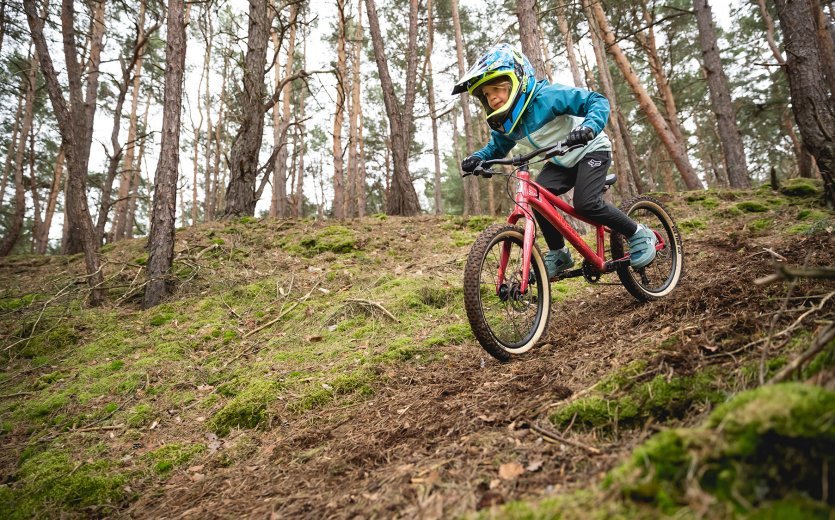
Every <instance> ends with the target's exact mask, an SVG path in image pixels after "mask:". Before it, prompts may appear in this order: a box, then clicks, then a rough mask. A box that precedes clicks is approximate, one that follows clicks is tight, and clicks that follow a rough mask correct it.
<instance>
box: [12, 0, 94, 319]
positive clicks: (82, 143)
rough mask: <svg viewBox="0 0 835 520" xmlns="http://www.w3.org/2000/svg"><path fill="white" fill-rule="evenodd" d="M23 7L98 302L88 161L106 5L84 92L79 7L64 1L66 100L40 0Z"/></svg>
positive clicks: (70, 209)
mask: <svg viewBox="0 0 835 520" xmlns="http://www.w3.org/2000/svg"><path fill="white" fill-rule="evenodd" d="M23 7H24V9H25V11H26V19H27V21H28V24H29V29H30V31H31V34H32V39H33V40H34V42H35V47H36V51H37V55H38V61H39V62H40V65H41V71H42V72H43V75H44V79H45V81H46V87H47V92H48V93H49V99H50V101H51V103H52V108H53V112H54V113H55V118H56V119H57V121H58V128H59V130H60V133H61V141H62V147H63V148H64V154H65V157H66V164H67V171H68V183H67V186H68V187H67V201H66V206H67V217H68V220H69V225H70V226H72V227H73V228H74V231H76V232H75V233H70V236H72V235H75V236H77V237H78V238H79V242H80V243H81V248H82V250H83V252H84V263H85V267H86V269H87V283H88V284H89V286H90V298H89V302H90V304H91V305H97V304H99V303H100V302H101V300H102V299H103V297H104V294H103V289H102V288H101V285H102V283H103V277H102V274H101V271H100V269H99V259H98V254H97V253H98V245H97V244H96V242H95V230H94V229H93V222H92V220H91V218H90V211H89V209H88V207H87V189H86V179H87V163H88V160H89V156H90V144H91V142H92V132H93V118H94V117H95V111H96V105H97V103H96V98H97V94H98V74H99V73H98V70H99V62H100V60H101V47H102V37H103V35H104V4H103V2H96V3H94V4H93V15H92V17H91V32H90V57H89V59H88V62H87V67H86V69H87V76H86V82H87V85H86V95H84V94H83V93H82V86H83V85H82V69H81V64H80V63H79V62H78V54H77V48H76V34H75V27H74V24H75V11H74V2H73V1H72V0H63V3H62V9H61V27H62V33H63V44H64V45H63V46H64V61H65V64H66V65H65V66H66V75H67V80H68V84H69V94H70V102H69V104H68V103H67V101H66V100H65V99H64V95H63V87H62V86H61V84H60V83H59V81H58V74H57V72H56V71H55V68H54V66H53V62H52V57H51V56H50V54H49V47H48V46H47V43H46V39H45V38H44V33H43V19H42V17H39V16H38V13H37V12H36V10H35V1H34V0H25V1H24V3H23Z"/></svg>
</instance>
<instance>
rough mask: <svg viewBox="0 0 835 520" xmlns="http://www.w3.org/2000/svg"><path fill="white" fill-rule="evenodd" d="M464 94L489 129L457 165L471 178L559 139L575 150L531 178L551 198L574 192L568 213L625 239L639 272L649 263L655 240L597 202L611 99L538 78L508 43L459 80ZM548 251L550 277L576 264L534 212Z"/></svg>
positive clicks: (607, 153)
mask: <svg viewBox="0 0 835 520" xmlns="http://www.w3.org/2000/svg"><path fill="white" fill-rule="evenodd" d="M465 91H466V92H469V93H470V95H472V96H475V97H476V98H478V100H479V101H481V104H482V106H483V107H484V110H485V114H486V118H487V123H488V124H489V125H490V128H491V129H492V132H491V135H490V142H488V143H487V145H486V146H485V147H484V148H482V149H481V150H478V151H476V152H474V153H473V154H472V155H470V156H468V157H467V158H466V159H464V160H463V161H462V162H461V169H462V170H463V171H464V172H467V173H472V172H474V171H475V170H476V168H477V167H478V166H479V165H480V164H481V163H482V161H487V160H492V159H499V158H502V157H505V156H506V155H507V154H508V153H509V152H510V150H511V149H512V148H513V147H515V146H517V145H518V146H519V147H520V148H522V150H523V153H525V152H529V151H532V150H534V149H536V148H539V147H541V146H547V145H549V144H553V143H558V142H561V141H564V144H565V145H566V146H567V147H572V146H577V148H576V149H574V150H572V151H570V152H569V153H567V154H565V155H563V156H561V157H554V158H552V159H551V160H550V161H549V162H548V163H546V165H545V167H544V168H543V169H542V170H541V171H540V173H539V175H538V176H537V183H539V184H540V185H541V186H543V187H545V188H546V189H547V190H548V191H550V192H552V193H554V194H555V195H561V194H563V193H565V192H567V191H568V190H570V189H571V188H572V187H573V188H574V208H575V210H576V211H577V213H578V214H579V215H581V216H583V217H585V218H588V219H590V220H593V221H596V222H599V223H601V224H603V225H605V226H608V227H609V228H610V229H612V230H614V231H616V232H618V233H621V234H622V235H623V236H625V237H627V242H628V244H629V254H630V256H629V259H630V260H629V261H630V264H631V265H632V267H635V268H641V267H644V266H646V265H648V264H650V263H651V262H652V261H653V260H654V259H655V254H656V247H655V246H656V244H657V238H656V236H655V234H654V233H653V232H652V231H651V230H649V229H648V228H647V227H646V226H644V225H642V224H637V223H636V222H635V221H633V220H632V219H630V218H629V217H628V216H626V215H625V214H624V213H623V212H621V211H620V210H618V209H617V208H615V207H614V206H612V205H610V204H608V203H606V202H605V201H604V200H603V192H604V181H605V180H606V174H607V172H608V170H609V165H610V163H611V150H612V145H611V143H610V141H609V138H608V137H607V136H606V134H605V133H604V132H603V128H604V127H605V126H606V121H607V120H608V118H609V101H608V100H607V99H606V98H605V97H603V96H602V95H600V94H598V93H596V92H591V91H588V90H586V89H581V88H575V87H568V86H564V85H558V84H553V85H552V84H550V83H549V82H548V80H545V79H542V80H539V81H537V80H536V79H535V77H534V69H533V66H532V65H531V63H530V61H529V60H528V58H527V57H525V55H524V54H522V53H521V52H519V51H517V50H516V49H514V48H513V47H511V46H510V45H508V44H506V43H500V44H497V45H495V46H493V47H491V48H490V49H489V50H488V51H487V52H485V53H484V55H482V56H481V58H479V59H478V60H477V61H476V63H475V65H474V66H473V67H472V68H471V69H470V70H469V71H468V72H467V73H466V74H465V75H464V77H462V78H461V79H460V80H459V81H458V83H457V84H456V85H455V88H454V89H453V91H452V93H453V94H461V93H463V92H465ZM535 215H536V220H537V222H538V224H539V227H540V229H541V230H542V234H543V236H544V237H545V242H546V243H547V244H548V249H549V251H548V252H547V253H545V255H544V262H545V267H546V270H547V272H548V278H549V280H552V279H554V278H555V277H557V276H558V275H559V274H560V273H562V272H563V271H565V270H566V269H569V268H570V267H572V266H573V265H574V259H573V258H572V257H571V253H570V251H569V250H568V248H567V247H566V245H565V239H564V238H563V236H562V234H560V232H559V231H557V229H556V228H554V226H553V225H551V223H550V222H548V220H547V219H546V218H544V217H543V216H541V215H540V214H539V213H535Z"/></svg>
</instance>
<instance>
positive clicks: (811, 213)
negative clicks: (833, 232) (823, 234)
mask: <svg viewBox="0 0 835 520" xmlns="http://www.w3.org/2000/svg"><path fill="white" fill-rule="evenodd" d="M828 216H829V215H828V214H827V213H825V212H823V211H819V210H816V209H809V208H805V209H801V210H800V211H798V212H797V219H798V220H822V219H825V218H827V217H828Z"/></svg>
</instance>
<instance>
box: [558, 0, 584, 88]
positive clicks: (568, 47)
mask: <svg viewBox="0 0 835 520" xmlns="http://www.w3.org/2000/svg"><path fill="white" fill-rule="evenodd" d="M555 15H556V17H557V27H559V29H560V33H561V34H562V37H563V40H564V41H565V54H566V57H567V58H568V68H569V69H570V70H571V77H572V78H574V86H575V87H582V86H583V77H582V76H581V75H580V67H579V66H578V65H577V55H576V54H575V53H574V36H572V34H571V30H570V29H569V28H568V20H567V19H566V15H565V5H564V4H563V3H562V2H559V1H558V2H557V4H556V12H555Z"/></svg>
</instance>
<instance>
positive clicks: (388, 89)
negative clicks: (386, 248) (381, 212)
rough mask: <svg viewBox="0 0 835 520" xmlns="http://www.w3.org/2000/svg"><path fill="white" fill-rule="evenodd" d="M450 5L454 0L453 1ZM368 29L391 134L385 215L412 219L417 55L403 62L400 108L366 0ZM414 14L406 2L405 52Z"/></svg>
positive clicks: (414, 5) (412, 2)
mask: <svg viewBox="0 0 835 520" xmlns="http://www.w3.org/2000/svg"><path fill="white" fill-rule="evenodd" d="M453 1H454V0H453ZM365 6H366V9H367V14H368V25H369V29H370V31H371V40H372V42H373V43H374V58H375V60H376V61H377V69H378V70H379V73H380V84H381V87H382V89H383V102H384V103H385V106H386V114H387V115H388V119H389V128H390V131H391V135H390V138H391V151H392V157H393V163H394V164H393V167H394V168H393V169H394V172H393V174H392V180H391V189H390V190H389V193H388V196H387V200H386V213H388V214H389V215H404V216H408V215H415V214H417V213H418V212H419V211H420V205H419V203H418V198H417V192H416V191H415V186H414V184H413V183H412V178H411V176H410V174H409V145H410V144H411V142H412V117H413V110H414V103H415V88H416V84H417V81H416V79H417V78H416V76H417V58H418V53H416V52H408V53H407V61H406V77H405V81H406V95H405V99H404V100H403V104H402V105H401V104H400V103H398V101H397V98H396V95H395V92H394V85H393V83H392V80H391V75H390V74H389V68H388V59H387V58H386V50H385V44H384V42H383V35H382V33H381V31H380V22H379V19H378V18H377V6H376V5H375V3H374V0H366V2H365ZM417 13H418V1H417V0H409V29H408V30H409V34H408V48H409V49H416V48H417Z"/></svg>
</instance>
